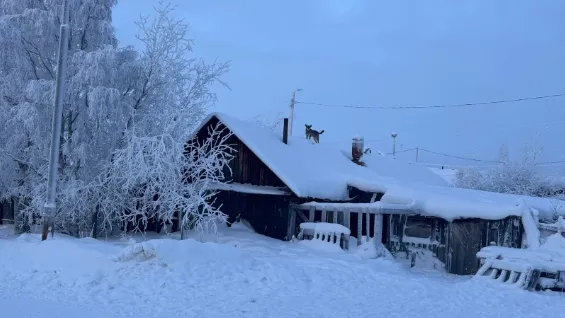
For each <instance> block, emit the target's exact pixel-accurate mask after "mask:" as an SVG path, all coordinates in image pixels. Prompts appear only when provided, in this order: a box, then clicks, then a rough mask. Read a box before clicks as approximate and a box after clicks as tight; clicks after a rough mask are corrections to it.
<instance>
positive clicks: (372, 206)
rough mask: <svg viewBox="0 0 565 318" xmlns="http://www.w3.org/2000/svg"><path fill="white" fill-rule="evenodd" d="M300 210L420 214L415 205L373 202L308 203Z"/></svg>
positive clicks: (301, 206) (301, 205) (299, 206)
mask: <svg viewBox="0 0 565 318" xmlns="http://www.w3.org/2000/svg"><path fill="white" fill-rule="evenodd" d="M298 208H300V209H304V210H309V209H311V208H314V209H315V210H322V211H348V212H355V213H369V214H409V215H414V214H420V210H419V209H417V208H416V206H415V205H414V204H394V203H384V202H379V201H377V202H371V203H325V202H316V201H312V202H307V203H303V204H300V205H298Z"/></svg>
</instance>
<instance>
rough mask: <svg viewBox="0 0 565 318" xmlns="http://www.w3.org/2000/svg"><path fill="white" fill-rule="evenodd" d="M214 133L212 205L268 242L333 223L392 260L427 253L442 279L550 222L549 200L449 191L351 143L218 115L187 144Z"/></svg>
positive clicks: (422, 173)
mask: <svg viewBox="0 0 565 318" xmlns="http://www.w3.org/2000/svg"><path fill="white" fill-rule="evenodd" d="M217 124H220V125H221V126H222V127H223V128H225V129H226V133H228V132H231V133H232V135H231V136H230V138H229V139H228V141H227V142H228V143H229V144H230V145H232V148H233V149H234V153H233V155H234V159H233V160H232V161H231V163H230V167H229V168H230V169H226V171H224V175H225V176H226V180H224V182H222V183H221V184H217V185H214V187H215V188H216V189H217V190H219V193H218V195H217V198H216V200H217V201H216V203H217V204H221V206H222V211H223V212H224V213H226V214H227V215H228V216H229V221H231V222H233V221H235V220H236V219H237V218H238V217H240V218H243V219H245V220H246V221H248V222H249V223H250V224H251V226H252V227H253V229H254V230H255V231H256V232H257V233H259V234H264V235H266V236H270V237H273V238H277V239H281V240H290V239H292V238H293V237H294V236H296V235H298V233H299V231H300V228H299V225H300V224H301V223H304V222H330V223H339V224H342V225H344V226H346V227H347V228H349V229H350V230H351V236H353V237H355V238H356V239H357V240H356V241H357V242H358V244H359V243H360V242H362V240H363V239H367V238H369V237H370V238H377V239H376V240H374V241H376V242H377V243H383V244H384V245H385V246H386V247H387V248H388V249H389V250H390V251H391V252H393V253H403V252H406V255H408V254H410V255H416V254H417V252H418V251H424V250H425V251H430V252H431V253H433V254H434V255H435V256H436V257H437V258H438V259H439V260H440V261H442V262H443V263H444V264H445V268H446V270H447V271H448V272H449V273H453V274H462V275H467V274H473V273H474V272H475V271H476V270H477V269H478V266H479V262H478V259H477V257H476V253H477V252H478V251H479V250H480V249H481V248H482V247H484V246H487V245H499V246H507V247H523V246H524V245H525V242H526V236H527V235H526V234H527V233H526V231H525V227H524V225H523V224H524V220H523V218H522V215H523V213H525V212H524V211H527V212H528V213H530V212H531V211H535V213H534V214H536V217H540V218H546V217H547V218H550V217H552V216H553V211H551V209H552V206H554V205H553V204H552V202H551V200H548V199H541V198H530V197H520V196H513V195H505V194H496V193H488V192H483V191H475V190H468V189H457V188H453V187H449V186H447V184H446V182H445V180H443V179H442V178H441V177H439V176H438V175H437V174H435V173H433V172H431V171H430V170H428V169H427V168H425V167H422V166H419V165H409V164H403V163H400V162H398V161H396V160H393V159H391V158H388V157H384V156H379V155H370V154H368V153H367V154H366V153H365V151H363V142H362V140H360V139H355V140H354V141H353V143H352V147H351V151H345V152H344V151H341V150H339V149H335V148H334V147H331V146H326V145H324V143H323V140H322V142H321V143H319V144H311V143H310V142H308V141H306V140H305V139H304V138H299V137H292V136H290V137H289V136H287V135H286V134H285V132H286V131H287V129H284V131H283V133H281V134H276V133H273V132H271V131H268V130H266V129H264V128H262V127H259V126H258V125H255V124H253V123H250V122H245V121H241V120H238V119H236V118H233V117H231V116H227V115H225V114H218V113H215V114H211V115H210V116H208V117H207V118H206V119H205V120H204V121H203V122H202V124H201V125H200V127H198V129H196V131H195V135H196V137H197V138H199V139H200V140H203V139H204V138H208V129H209V128H210V127H214V126H215V125H217ZM229 170H231V172H230V171H229ZM528 215H530V214H528ZM528 220H529V219H528ZM344 245H347V246H349V242H346V244H344Z"/></svg>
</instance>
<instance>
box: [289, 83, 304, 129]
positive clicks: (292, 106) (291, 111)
mask: <svg viewBox="0 0 565 318" xmlns="http://www.w3.org/2000/svg"><path fill="white" fill-rule="evenodd" d="M301 90H302V88H297V89H295V90H294V92H292V97H291V98H290V114H289V118H288V135H289V136H292V127H293V126H294V105H295V104H296V92H300V91H301Z"/></svg>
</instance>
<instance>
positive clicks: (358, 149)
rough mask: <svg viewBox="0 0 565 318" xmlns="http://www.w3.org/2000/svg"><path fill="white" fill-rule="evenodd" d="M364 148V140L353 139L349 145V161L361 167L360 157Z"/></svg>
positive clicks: (360, 138)
mask: <svg viewBox="0 0 565 318" xmlns="http://www.w3.org/2000/svg"><path fill="white" fill-rule="evenodd" d="M363 148H365V140H364V139H363V137H355V138H353V142H352V144H351V159H352V160H353V162H355V163H356V164H358V165H363V163H362V162H361V157H362V156H363V151H364V149H363Z"/></svg>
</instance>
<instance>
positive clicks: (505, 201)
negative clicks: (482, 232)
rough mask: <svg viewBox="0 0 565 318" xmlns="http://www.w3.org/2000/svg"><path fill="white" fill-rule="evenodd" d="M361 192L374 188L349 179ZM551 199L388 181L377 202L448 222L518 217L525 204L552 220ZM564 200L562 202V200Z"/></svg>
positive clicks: (367, 182) (365, 182)
mask: <svg viewBox="0 0 565 318" xmlns="http://www.w3.org/2000/svg"><path fill="white" fill-rule="evenodd" d="M350 185H351V186H354V187H356V188H359V189H361V190H363V191H368V192H371V191H376V189H377V187H373V186H372V185H371V182H370V181H369V180H363V179H359V180H350ZM554 201H555V200H552V199H545V198H537V197H525V196H519V195H513V194H503V193H494V192H486V191H479V190H471V189H462V188H453V187H441V186H428V185H423V184H417V183H408V182H405V183H402V184H401V185H393V184H389V185H388V187H387V191H386V193H385V195H384V196H383V197H382V199H381V202H385V203H394V204H406V205H407V206H414V207H415V208H416V209H418V210H419V211H420V212H421V213H422V214H425V215H429V216H436V217H441V218H443V219H445V220H448V221H452V220H455V219H461V218H481V219H485V220H499V219H503V218H506V217H508V216H521V215H522V211H523V209H522V207H523V205H524V204H525V205H526V206H527V207H529V208H533V209H536V210H537V211H538V212H539V216H540V218H542V219H552V218H553V215H554V211H555V203H554ZM564 203H565V202H564Z"/></svg>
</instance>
